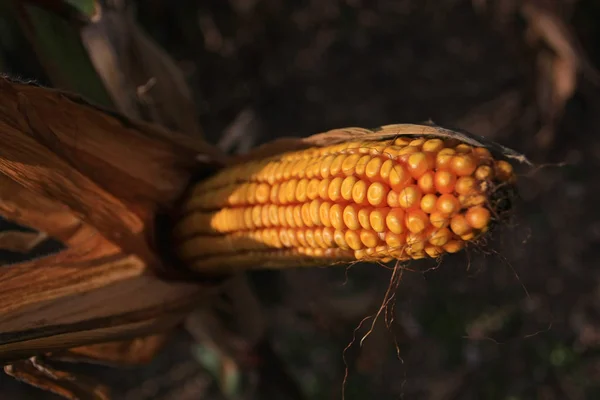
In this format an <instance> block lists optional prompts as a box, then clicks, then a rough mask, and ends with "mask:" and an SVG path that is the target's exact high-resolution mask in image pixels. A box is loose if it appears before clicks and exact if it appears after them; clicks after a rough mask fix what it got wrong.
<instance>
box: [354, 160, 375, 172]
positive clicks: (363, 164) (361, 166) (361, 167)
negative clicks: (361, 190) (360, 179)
mask: <svg viewBox="0 0 600 400" xmlns="http://www.w3.org/2000/svg"><path fill="white" fill-rule="evenodd" d="M369 161H371V156H369V155H363V156H362V157H360V158H359V159H358V162H357V163H356V166H355V168H354V172H355V173H356V175H357V176H363V175H364V174H365V169H366V168H367V164H368V163H369Z"/></svg>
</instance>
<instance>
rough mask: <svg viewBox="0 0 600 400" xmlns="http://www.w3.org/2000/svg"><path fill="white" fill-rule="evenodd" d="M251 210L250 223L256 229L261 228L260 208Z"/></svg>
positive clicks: (256, 207)
mask: <svg viewBox="0 0 600 400" xmlns="http://www.w3.org/2000/svg"><path fill="white" fill-rule="evenodd" d="M251 210H252V223H253V224H254V226H255V227H257V228H262V226H263V224H262V218H261V216H260V214H261V213H260V206H254V207H251Z"/></svg>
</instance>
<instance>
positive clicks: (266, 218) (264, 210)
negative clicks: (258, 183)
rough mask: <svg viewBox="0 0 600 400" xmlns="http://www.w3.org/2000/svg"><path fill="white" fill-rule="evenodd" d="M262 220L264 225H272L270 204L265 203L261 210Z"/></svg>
mask: <svg viewBox="0 0 600 400" xmlns="http://www.w3.org/2000/svg"><path fill="white" fill-rule="evenodd" d="M260 220H261V221H262V226H264V227H267V228H268V227H270V226H271V221H269V206H268V205H264V206H263V207H261V210H260Z"/></svg>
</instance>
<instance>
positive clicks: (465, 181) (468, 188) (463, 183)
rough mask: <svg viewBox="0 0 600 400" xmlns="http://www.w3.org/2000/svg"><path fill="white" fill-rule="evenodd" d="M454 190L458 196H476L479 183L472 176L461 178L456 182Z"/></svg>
mask: <svg viewBox="0 0 600 400" xmlns="http://www.w3.org/2000/svg"><path fill="white" fill-rule="evenodd" d="M454 190H455V191H456V193H458V194H463V195H468V194H474V193H476V192H477V181H476V180H475V178H473V177H472V176H461V177H460V178H458V179H457V180H456V184H455V185H454Z"/></svg>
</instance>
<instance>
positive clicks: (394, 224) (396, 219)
mask: <svg viewBox="0 0 600 400" xmlns="http://www.w3.org/2000/svg"><path fill="white" fill-rule="evenodd" d="M404 216H405V213H404V210H402V209H401V208H392V209H391V210H390V212H389V213H388V214H387V216H386V217H385V224H386V226H387V228H388V229H389V230H390V231H391V232H393V233H395V234H400V233H403V232H404V230H405V227H404Z"/></svg>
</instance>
